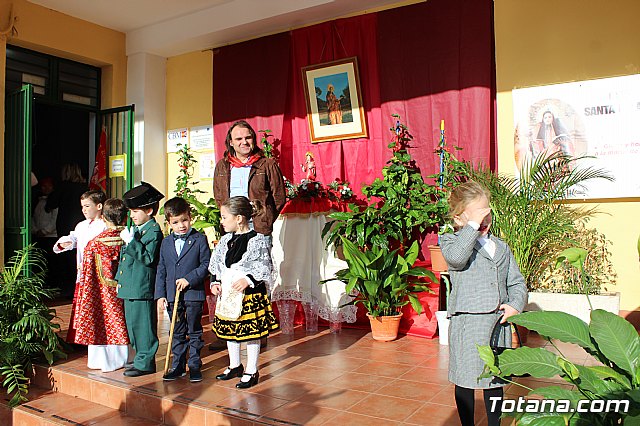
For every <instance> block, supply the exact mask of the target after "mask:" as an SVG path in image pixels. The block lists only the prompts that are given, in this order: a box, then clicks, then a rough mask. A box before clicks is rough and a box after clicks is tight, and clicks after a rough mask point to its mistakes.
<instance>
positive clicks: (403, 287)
mask: <svg viewBox="0 0 640 426" xmlns="http://www.w3.org/2000/svg"><path fill="white" fill-rule="evenodd" d="M342 243H343V246H344V256H345V259H346V261H347V265H348V268H346V269H342V270H340V271H338V272H337V273H336V278H337V279H338V280H340V281H342V282H343V283H345V284H346V288H345V292H346V293H347V294H353V292H354V291H356V292H357V293H358V294H357V295H356V296H354V299H353V300H352V301H351V302H350V303H349V304H357V303H362V304H363V305H364V307H365V308H366V309H367V311H368V312H369V313H370V314H371V315H372V316H375V317H377V316H386V315H396V314H397V313H398V312H399V311H400V308H402V307H403V306H404V305H406V304H407V303H411V306H412V307H413V309H414V310H415V311H416V312H417V313H418V314H420V313H421V312H422V305H421V304H420V302H419V300H418V298H417V296H416V293H420V292H423V291H430V289H429V287H428V286H425V285H424V283H421V282H420V281H418V280H417V279H416V278H417V277H427V278H428V279H429V280H431V281H432V282H437V280H436V277H435V275H434V274H433V272H431V271H429V270H428V269H425V268H420V267H413V264H414V263H415V261H416V259H417V257H418V252H419V246H418V243H417V242H416V241H414V242H413V244H412V245H411V247H410V248H409V250H407V252H406V254H405V255H404V256H403V255H401V254H399V253H398V250H392V251H390V250H389V249H387V248H385V247H380V246H373V247H372V248H371V250H367V251H361V250H360V249H359V248H358V247H357V246H356V245H355V244H353V243H352V242H351V241H349V240H348V239H347V238H344V237H342ZM333 279H334V278H331V279H328V280H324V281H321V284H322V283H325V282H327V281H332V280H333Z"/></svg>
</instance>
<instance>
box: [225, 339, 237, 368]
mask: <svg viewBox="0 0 640 426" xmlns="http://www.w3.org/2000/svg"><path fill="white" fill-rule="evenodd" d="M227 350H228V351H229V368H236V367H239V366H240V342H232V341H231V340H228V341H227Z"/></svg>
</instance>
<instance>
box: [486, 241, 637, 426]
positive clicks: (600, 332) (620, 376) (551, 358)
mask: <svg viewBox="0 0 640 426" xmlns="http://www.w3.org/2000/svg"><path fill="white" fill-rule="evenodd" d="M586 257H587V252H586V250H583V249H580V248H570V249H567V250H564V251H563V252H562V253H561V254H560V256H558V258H557V260H556V264H557V265H558V266H560V265H562V264H564V263H570V264H572V266H574V267H576V268H578V269H579V270H581V271H583V272H584V262H585V260H586ZM587 286H588V283H586V276H585V275H583V276H582V287H583V289H584V288H586V287H587ZM585 297H586V298H587V300H589V299H590V296H589V295H588V293H587V292H585ZM590 318H591V322H590V323H589V324H587V323H585V322H584V321H582V320H581V319H579V318H577V317H575V316H573V315H570V314H567V313H565V312H550V311H537V312H525V313H522V314H518V315H515V316H513V317H511V318H509V321H510V322H512V323H514V324H517V325H519V326H523V327H526V328H528V329H530V330H533V331H536V332H537V333H538V334H539V335H541V336H542V337H544V338H545V339H547V340H549V342H550V343H551V344H552V346H553V347H554V349H555V352H551V351H549V350H546V349H543V348H530V347H526V346H525V347H521V348H517V349H515V350H511V351H504V352H502V353H501V354H500V355H495V354H494V352H493V351H492V350H491V348H490V347H488V346H480V347H478V351H479V353H480V357H481V358H482V359H483V361H484V362H485V370H484V372H483V374H482V375H481V377H491V376H496V377H500V378H502V379H503V380H506V381H508V382H511V383H513V384H515V385H517V386H521V387H523V388H525V389H527V390H528V391H529V394H530V395H538V396H541V397H543V398H546V399H553V400H556V401H557V402H558V405H556V406H555V409H550V406H547V407H546V410H545V409H544V407H543V410H542V411H541V410H540V404H539V402H540V401H537V404H538V406H537V408H536V407H535V405H536V402H535V401H536V400H531V402H527V407H526V408H531V409H525V410H524V412H522V413H507V415H509V416H514V417H516V419H517V420H518V423H519V424H524V425H551V424H563V425H564V424H572V425H582V424H584V425H618V424H636V423H637V422H638V419H639V418H640V396H639V395H640V336H639V335H638V332H637V331H636V330H635V328H634V327H633V325H631V323H629V322H628V321H627V320H625V319H623V318H621V317H619V316H618V315H615V314H613V313H611V312H608V311H605V310H602V309H594V310H592V311H591V315H590ZM555 340H559V341H561V342H566V343H571V344H576V345H578V346H580V347H582V348H583V349H584V350H585V352H587V353H588V354H589V355H591V356H592V357H593V362H589V363H586V365H585V364H584V363H580V364H575V363H573V362H572V361H571V360H569V359H567V357H566V356H565V355H564V354H563V353H562V350H561V349H560V348H559V347H558V345H556V344H555V342H554V341H555ZM525 374H528V375H531V376H532V377H533V378H551V377H555V376H559V377H560V378H562V379H563V380H565V381H566V382H567V383H568V384H569V385H571V388H567V387H561V386H548V387H543V388H538V389H532V388H530V387H527V386H525V385H523V384H521V383H517V382H516V381H514V380H512V379H511V376H522V375H525ZM585 399H586V400H594V401H602V404H603V406H604V407H614V408H621V409H619V410H609V409H602V410H577V408H578V404H579V401H581V400H585Z"/></svg>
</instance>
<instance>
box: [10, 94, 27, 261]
mask: <svg viewBox="0 0 640 426" xmlns="http://www.w3.org/2000/svg"><path fill="white" fill-rule="evenodd" d="M5 105H6V111H5V114H6V116H5V123H6V126H5V159H4V185H5V190H4V202H5V215H4V227H5V229H4V232H5V234H4V247H5V260H8V259H9V258H10V257H11V256H13V255H14V254H15V251H16V250H21V249H23V248H24V247H26V246H28V245H29V244H31V219H30V217H31V146H32V137H33V127H32V124H33V105H34V95H33V86H31V85H30V84H26V85H24V86H22V88H21V89H20V90H19V91H17V92H14V93H12V94H10V95H8V96H7V100H6V104H5Z"/></svg>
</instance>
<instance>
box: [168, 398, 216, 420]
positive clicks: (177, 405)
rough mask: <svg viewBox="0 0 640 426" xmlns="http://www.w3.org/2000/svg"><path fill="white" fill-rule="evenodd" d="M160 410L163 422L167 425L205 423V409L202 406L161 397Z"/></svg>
mask: <svg viewBox="0 0 640 426" xmlns="http://www.w3.org/2000/svg"><path fill="white" fill-rule="evenodd" d="M162 411H163V412H164V423H165V424H167V425H172V426H179V425H204V424H205V417H206V411H205V409H204V408H203V407H198V406H196V405H193V404H191V405H190V404H183V403H181V402H176V401H169V400H167V399H163V400H162Z"/></svg>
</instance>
